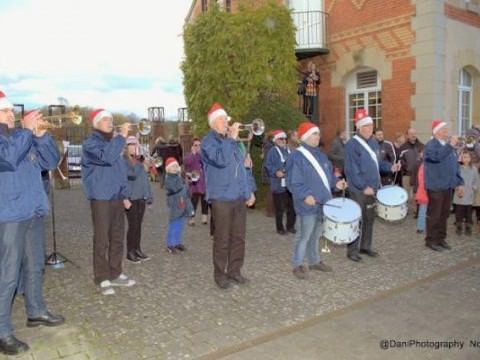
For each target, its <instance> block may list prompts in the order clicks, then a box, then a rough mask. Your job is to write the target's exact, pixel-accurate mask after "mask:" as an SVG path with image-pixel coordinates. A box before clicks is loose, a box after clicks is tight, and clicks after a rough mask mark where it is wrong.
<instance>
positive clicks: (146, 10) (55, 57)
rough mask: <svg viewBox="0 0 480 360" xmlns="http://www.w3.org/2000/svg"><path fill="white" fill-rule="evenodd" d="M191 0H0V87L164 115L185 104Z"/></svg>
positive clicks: (21, 99) (38, 98)
mask: <svg viewBox="0 0 480 360" xmlns="http://www.w3.org/2000/svg"><path fill="white" fill-rule="evenodd" d="M191 2H192V1H191V0H174V1H165V0H135V1H127V0H0V34H3V36H2V37H1V39H2V40H1V44H2V50H1V52H0V54H1V55H0V90H2V91H4V92H5V93H6V94H7V96H8V97H9V99H10V100H11V101H12V102H15V103H24V104H26V106H27V108H32V107H38V106H42V105H49V104H56V103H57V99H58V97H64V98H66V99H68V101H69V103H70V104H71V105H75V104H79V105H82V106H91V107H103V108H106V109H109V110H112V111H120V112H124V113H127V114H128V113H131V112H134V113H137V114H138V115H139V116H141V117H143V116H146V115H147V108H148V107H149V106H163V107H165V112H166V114H167V115H170V117H172V116H173V117H176V114H177V108H179V107H183V106H185V101H184V98H183V88H182V74H181V71H180V62H181V61H182V58H183V40H182V37H181V33H182V27H183V24H184V19H185V16H186V15H187V13H188V10H189V8H190V5H191Z"/></svg>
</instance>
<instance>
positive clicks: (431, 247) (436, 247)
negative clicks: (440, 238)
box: [425, 244, 443, 251]
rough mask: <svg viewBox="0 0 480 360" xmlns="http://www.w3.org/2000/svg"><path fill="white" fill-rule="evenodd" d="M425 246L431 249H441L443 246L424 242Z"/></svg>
mask: <svg viewBox="0 0 480 360" xmlns="http://www.w3.org/2000/svg"><path fill="white" fill-rule="evenodd" d="M425 246H426V247H428V248H430V249H432V250H433V251H443V248H442V247H441V246H439V245H435V244H425Z"/></svg>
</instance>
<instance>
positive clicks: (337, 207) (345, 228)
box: [323, 198, 362, 245]
mask: <svg viewBox="0 0 480 360" xmlns="http://www.w3.org/2000/svg"><path fill="white" fill-rule="evenodd" d="M323 215H324V220H323V237H325V238H326V239H328V240H330V241H332V242H334V243H335V244H339V245H343V244H349V243H351V242H353V241H354V240H355V239H356V238H358V236H359V234H360V220H361V218H362V210H361V209H360V206H359V205H358V204H357V203H356V202H355V201H353V200H350V199H346V198H335V199H331V200H329V201H327V202H326V203H325V205H324V206H323Z"/></svg>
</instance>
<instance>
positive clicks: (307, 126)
mask: <svg viewBox="0 0 480 360" xmlns="http://www.w3.org/2000/svg"><path fill="white" fill-rule="evenodd" d="M297 132H298V136H299V137H300V140H301V141H305V140H307V139H308V137H309V136H310V135H313V134H315V133H320V129H319V128H318V126H317V125H315V124H314V123H311V122H310V121H304V122H302V123H300V125H298V130H297Z"/></svg>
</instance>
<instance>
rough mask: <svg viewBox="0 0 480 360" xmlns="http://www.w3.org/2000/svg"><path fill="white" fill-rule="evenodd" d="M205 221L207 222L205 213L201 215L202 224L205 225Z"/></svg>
mask: <svg viewBox="0 0 480 360" xmlns="http://www.w3.org/2000/svg"><path fill="white" fill-rule="evenodd" d="M206 223H208V218H207V215H202V224H203V225H205V224H206Z"/></svg>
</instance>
